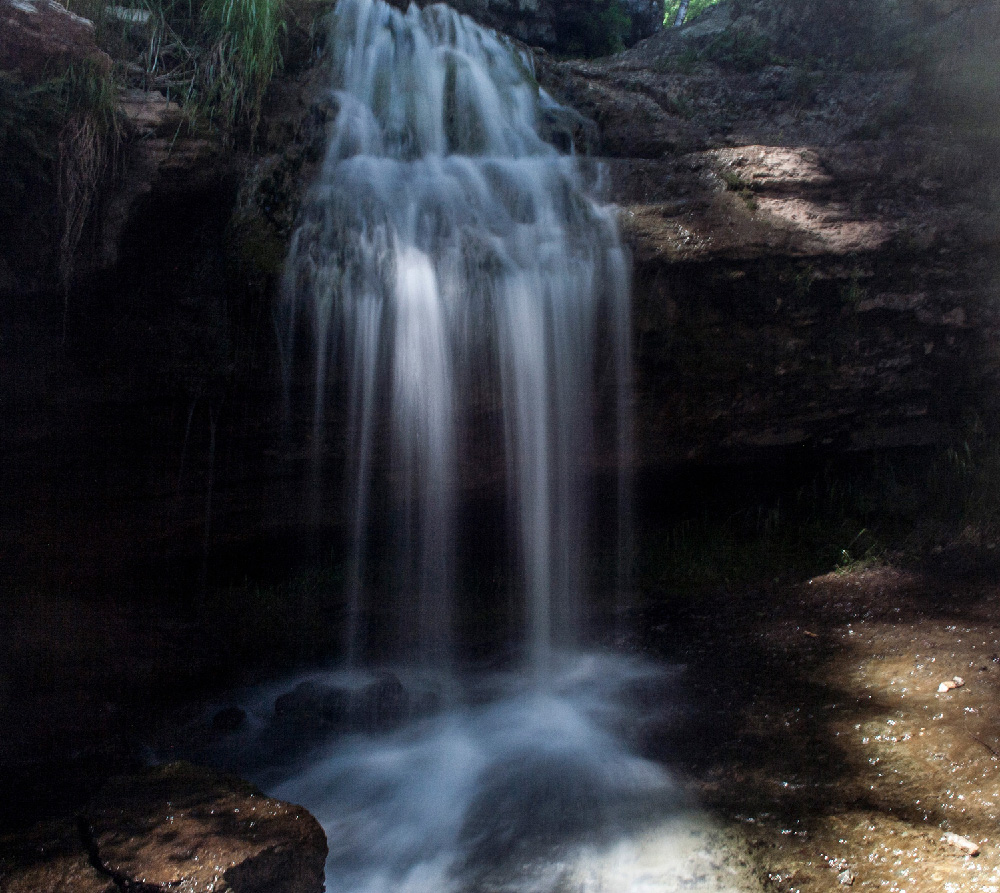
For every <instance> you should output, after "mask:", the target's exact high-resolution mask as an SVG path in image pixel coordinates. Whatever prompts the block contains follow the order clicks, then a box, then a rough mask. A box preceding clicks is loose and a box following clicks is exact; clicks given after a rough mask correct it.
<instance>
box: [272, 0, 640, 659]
mask: <svg viewBox="0 0 1000 893" xmlns="http://www.w3.org/2000/svg"><path fill="white" fill-rule="evenodd" d="M330 47H331V57H332V58H331V66H332V77H333V87H332V89H333V91H334V96H335V100H336V105H337V106H338V108H339V112H338V114H337V116H336V120H335V122H334V124H333V128H332V134H331V137H330V142H329V149H328V152H327V156H326V159H325V162H324V165H323V169H322V172H321V174H320V176H319V178H318V180H317V182H316V184H315V185H314V186H313V188H312V191H311V193H310V195H309V197H308V200H307V202H306V205H305V207H304V209H303V211H302V213H301V215H300V221H299V224H298V227H297V230H296V232H295V235H294V240H293V245H292V250H291V254H290V257H289V261H288V264H287V281H286V288H285V295H286V300H287V302H288V307H289V310H290V313H289V316H290V318H291V324H290V325H291V328H292V330H294V327H295V325H296V320H297V319H299V318H301V315H302V314H306V315H307V317H308V320H309V324H310V328H311V331H312V336H313V341H314V344H313V354H314V356H315V359H316V367H315V368H316V372H315V384H314V387H315V413H314V418H315V425H316V432H315V433H314V438H313V440H314V443H316V444H320V443H321V442H322V439H323V438H322V436H321V435H322V426H323V425H324V424H325V420H326V418H327V410H326V404H327V400H328V399H329V390H330V379H331V377H332V374H333V370H334V368H336V369H337V370H339V371H340V374H341V375H343V376H344V377H346V379H347V387H346V392H347V395H348V396H347V400H348V403H349V406H348V427H349V441H350V443H349V448H348V449H349V455H350V460H349V469H348V473H347V480H348V482H349V488H350V490H351V492H352V499H353V505H352V511H351V515H352V518H353V552H352V557H351V567H350V571H349V587H350V593H349V596H350V617H351V619H350V624H349V626H350V629H349V633H348V639H349V642H348V648H349V650H350V653H351V656H352V657H353V658H360V657H362V656H363V651H364V642H365V630H364V629H363V628H361V627H362V618H363V616H364V612H365V607H366V601H367V600H368V599H370V598H371V597H372V596H371V593H370V592H369V591H368V590H369V589H370V588H371V587H369V586H367V585H366V577H367V575H366V567H365V562H366V555H367V554H368V552H369V549H370V546H371V543H370V542H369V540H370V537H369V533H368V531H369V528H370V527H375V528H376V529H377V530H378V531H379V532H380V535H381V536H382V537H383V538H386V539H388V540H390V541H391V542H393V543H395V544H396V548H395V567H396V568H397V570H396V572H395V574H394V575H393V576H394V579H393V583H392V587H391V588H393V589H395V590H397V592H399V593H402V595H403V598H402V599H401V601H402V602H403V603H405V604H406V605H407V611H406V612H403V614H402V616H403V620H402V621H401V624H402V625H404V626H407V627H408V629H407V632H408V633H409V632H412V631H414V628H415V638H416V639H417V651H418V656H419V657H420V658H422V659H423V660H424V661H425V662H426V663H429V664H437V665H440V664H442V663H446V662H447V660H448V656H449V654H450V652H451V649H452V634H453V626H454V614H455V599H456V591H455V587H456V570H455V565H456V536H457V531H456V518H457V503H458V499H459V486H460V483H461V469H462V463H463V459H465V460H466V462H467V463H468V462H470V461H471V462H474V461H476V459H475V457H472V458H469V457H463V455H462V450H463V444H464V443H466V439H465V438H463V433H464V432H465V431H466V430H467V429H468V428H469V426H470V425H471V424H472V423H473V418H472V417H473V415H474V414H476V413H479V414H480V415H485V416H489V417H491V418H493V419H495V427H496V440H498V441H500V442H499V443H498V444H497V445H496V451H497V452H500V453H502V455H503V456H504V457H505V462H506V480H507V490H508V496H507V503H508V514H509V516H510V524H509V526H510V529H511V530H512V532H513V533H512V540H513V542H514V544H515V546H514V551H515V552H516V554H515V555H514V556H513V561H512V563H513V564H514V566H516V568H517V571H516V573H515V579H514V583H513V588H515V589H517V590H518V591H519V592H523V600H524V604H525V623H524V626H525V629H526V630H527V643H526V644H527V646H528V650H529V652H530V654H531V658H532V661H533V663H534V664H535V666H536V667H544V666H545V665H546V664H547V663H548V661H549V660H550V654H551V649H552V648H553V647H558V646H569V645H572V644H575V643H576V642H577V640H578V636H579V616H578V615H579V610H580V600H581V594H582V592H583V589H584V585H585V584H584V580H583V579H582V577H581V574H582V569H583V568H584V566H585V553H586V548H587V547H586V525H587V517H588V511H589V509H590V506H589V505H588V503H589V501H590V500H589V498H588V490H587V486H586V473H587V471H588V468H587V463H588V462H589V461H591V459H592V456H593V453H594V450H595V400H594V388H595V382H596V380H597V377H598V374H599V373H600V374H603V375H604V376H605V377H606V378H610V381H611V382H612V384H611V385H610V387H608V386H607V384H605V388H606V390H610V391H611V392H612V393H613V398H612V401H611V402H612V404H613V405H612V410H611V414H612V415H613V416H614V418H613V419H612V424H613V425H615V426H616V430H617V432H618V434H617V436H616V437H611V438H606V439H609V440H615V441H616V442H614V443H613V444H612V446H611V449H612V450H613V451H615V452H616V453H617V454H618V455H617V459H618V461H619V464H622V465H624V466H627V464H628V459H629V457H628V455H627V452H628V444H629V439H630V427H631V419H630V414H629V406H628V399H629V381H628V376H629V359H630V358H629V277H628V263H627V258H626V254H625V251H624V249H623V247H622V244H621V240H620V239H619V236H618V231H617V225H616V221H615V216H614V212H613V209H611V208H608V207H604V206H601V205H599V204H597V203H596V202H594V201H593V200H592V199H591V198H589V197H588V195H587V193H586V191H585V188H584V182H583V178H582V176H581V174H580V171H579V170H578V164H577V161H576V159H575V158H573V157H571V156H570V157H567V156H561V155H560V154H559V153H558V152H557V151H556V150H555V149H554V148H553V147H552V146H551V145H549V144H548V143H546V142H544V141H543V140H542V138H541V137H540V136H539V134H538V129H539V126H540V124H541V123H542V118H543V116H544V115H545V114H546V112H551V111H552V110H555V109H557V108H558V107H557V106H556V104H555V103H554V102H553V101H552V100H551V98H549V97H548V96H547V95H546V94H545V93H544V91H541V90H540V89H539V87H538V85H537V83H535V81H534V78H533V75H532V68H531V60H530V58H528V57H527V56H526V55H525V54H523V53H521V52H520V51H518V50H516V49H514V48H513V47H512V46H511V45H509V44H508V43H507V42H506V41H505V40H504V39H502V38H501V37H499V36H498V35H496V34H494V33H493V32H490V31H487V30H484V29H482V28H480V27H479V26H477V25H476V24H475V23H473V22H472V21H471V20H470V19H467V18H464V17H462V16H459V15H458V14H457V13H455V12H453V11H452V10H451V9H449V8H448V7H446V6H443V5H436V6H430V7H428V8H426V9H424V10H422V11H421V10H418V9H417V8H416V7H411V8H410V10H409V11H408V12H406V13H402V12H400V11H399V10H397V9H394V8H392V7H390V6H388V5H387V4H386V3H383V2H381V0H341V2H340V3H339V4H338V5H337V7H336V10H335V12H334V17H333V24H332V31H331V35H330ZM599 342H603V344H604V349H603V351H599V350H598V343H599ZM599 354H600V356H599ZM599 361H600V362H601V364H602V368H601V369H598V364H599ZM385 418H388V419H389V423H388V426H387V427H388V430H387V431H385V430H384V429H385V427H386V426H385V424H384V421H383V420H384V419H385ZM380 426H381V427H380ZM380 444H381V446H380ZM316 464H317V466H318V464H319V460H318V459H317V460H316ZM386 466H388V470H386V468H385V467H386ZM376 467H378V471H379V473H380V474H385V473H388V474H389V475H390V477H391V480H392V482H393V491H394V497H395V501H396V502H397V505H398V506H400V507H398V508H397V509H396V515H395V518H394V521H393V523H391V524H387V523H385V519H384V518H378V519H375V520H376V521H378V522H379V523H377V524H374V525H373V524H371V522H372V520H373V518H372V507H371V500H370V496H371V488H372V481H373V476H374V471H375V469H376ZM625 496H626V492H625V488H624V487H622V488H620V490H619V498H618V502H619V504H618V505H615V504H612V505H609V506H604V507H603V510H604V512H605V514H611V515H618V516H619V517H620V518H622V519H624V518H626V517H627V514H628V508H627V504H625V503H626V499H625ZM608 551H609V552H611V553H612V554H614V551H615V550H614V548H610V549H608Z"/></svg>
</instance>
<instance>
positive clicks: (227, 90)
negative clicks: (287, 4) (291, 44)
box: [201, 0, 286, 132]
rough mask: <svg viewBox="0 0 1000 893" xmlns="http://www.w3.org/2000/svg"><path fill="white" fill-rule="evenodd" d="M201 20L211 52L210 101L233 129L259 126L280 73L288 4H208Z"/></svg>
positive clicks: (207, 72) (259, 0)
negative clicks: (267, 95) (268, 94)
mask: <svg viewBox="0 0 1000 893" xmlns="http://www.w3.org/2000/svg"><path fill="white" fill-rule="evenodd" d="M201 17H202V21H203V22H204V25H205V29H206V37H207V41H206V42H207V43H208V46H209V47H210V49H209V53H208V62H207V65H206V66H205V67H204V69H203V71H204V81H205V94H206V97H205V98H206V99H207V100H208V102H209V103H210V104H211V106H212V107H213V108H214V109H218V111H219V113H220V114H221V115H222V117H223V120H224V121H225V123H226V124H227V125H229V126H230V127H232V126H235V125H238V124H240V123H247V124H249V125H250V129H251V132H253V131H255V130H256V129H257V124H258V123H259V121H260V110H261V104H262V102H263V99H264V91H265V90H266V89H267V86H268V84H270V82H271V78H272V77H273V76H274V74H275V72H277V70H278V69H279V68H280V67H281V64H282V57H281V38H282V35H283V34H284V32H285V27H286V26H285V19H284V2H283V0H205V3H204V5H203V6H202V8H201Z"/></svg>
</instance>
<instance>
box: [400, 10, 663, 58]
mask: <svg viewBox="0 0 1000 893" xmlns="http://www.w3.org/2000/svg"><path fill="white" fill-rule="evenodd" d="M389 2H390V3H392V4H393V5H394V6H398V7H399V8H400V9H405V8H406V7H407V6H409V5H410V4H409V0H389ZM417 2H418V5H420V6H426V5H427V4H429V3H431V2H434V0H417ZM605 5H607V4H605ZM449 6H452V7H453V8H454V9H457V10H458V11H459V12H461V13H464V14H465V15H469V16H472V18H474V19H476V20H477V21H479V22H481V23H482V24H484V25H486V26H487V27H489V28H495V29H496V30H497V31H502V32H504V33H505V34H509V35H510V36H511V37H516V38H517V39H518V40H520V41H523V42H524V43H526V44H529V45H530V46H536V47H543V48H544V49H547V50H551V51H554V52H557V53H559V52H571V53H572V52H573V51H574V49H573V47H572V46H571V45H570V43H571V41H572V35H571V33H570V29H569V28H568V27H567V24H568V23H571V22H573V21H574V20H576V19H579V18H580V17H581V16H591V17H598V16H600V14H601V12H602V11H603V6H602V5H601V4H599V3H589V2H583V0H451V2H450V3H449ZM588 6H592V7H593V9H592V10H591V9H587V7H588ZM618 8H619V10H620V11H621V12H622V13H624V14H625V15H627V16H628V18H629V19H630V22H631V24H630V28H629V30H627V31H625V32H624V33H623V34H622V39H623V40H624V41H625V43H626V44H632V43H635V42H636V41H638V40H642V39H643V38H645V37H649V36H650V35H651V34H655V33H656V32H657V31H658V30H659V29H660V28H662V27H663V2H662V0H618ZM603 24H604V23H603V22H602V26H603Z"/></svg>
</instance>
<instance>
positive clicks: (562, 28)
mask: <svg viewBox="0 0 1000 893" xmlns="http://www.w3.org/2000/svg"><path fill="white" fill-rule="evenodd" d="M631 28H632V19H631V17H630V16H629V15H628V13H627V12H626V11H625V8H624V6H623V5H622V4H621V2H620V0H579V2H578V3H576V4H575V5H574V7H573V8H572V10H571V11H570V12H569V13H567V14H566V15H565V16H564V17H563V18H562V19H561V20H560V21H559V22H557V23H556V37H557V41H558V43H559V46H561V47H562V48H563V49H564V51H565V52H566V53H567V54H568V55H571V56H606V55H610V54H611V53H618V52H621V50H623V49H624V48H625V40H626V38H627V37H628V34H629V31H630V30H631Z"/></svg>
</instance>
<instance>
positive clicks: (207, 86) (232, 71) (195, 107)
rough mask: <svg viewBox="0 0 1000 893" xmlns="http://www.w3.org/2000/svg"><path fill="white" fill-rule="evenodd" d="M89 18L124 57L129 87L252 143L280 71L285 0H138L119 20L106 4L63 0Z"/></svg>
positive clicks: (104, 40) (104, 43) (101, 37)
mask: <svg viewBox="0 0 1000 893" xmlns="http://www.w3.org/2000/svg"><path fill="white" fill-rule="evenodd" d="M66 2H67V4H68V6H69V8H70V9H72V10H73V11H74V12H77V13H78V14H80V15H83V16H86V17H87V18H90V19H92V20H93V21H94V22H95V24H96V33H97V39H98V42H99V44H100V45H101V46H102V47H103V48H104V49H105V50H106V51H107V52H108V53H109V54H110V55H111V56H112V58H115V59H118V60H121V61H122V62H123V63H124V65H123V66H122V70H123V71H127V76H126V78H125V80H126V82H127V83H128V85H130V86H135V87H140V88H142V89H151V90H159V91H161V92H163V93H164V94H165V95H166V96H167V97H168V98H172V99H175V100H177V101H179V102H181V103H182V104H183V105H185V107H186V108H187V109H188V111H189V112H190V114H191V119H192V123H194V122H195V121H197V120H199V119H201V120H205V121H208V122H209V123H212V124H215V125H217V126H219V127H220V128H221V129H222V130H223V131H224V133H225V134H226V135H227V137H233V136H234V135H235V133H236V131H238V130H239V129H241V128H246V132H247V133H248V134H249V136H250V138H251V140H252V138H253V135H254V133H255V132H256V129H257V125H258V123H259V121H260V113H261V106H262V103H263V99H264V93H265V91H266V90H267V87H268V85H269V84H270V82H271V79H272V78H273V77H274V75H275V73H276V72H277V71H278V70H279V69H280V68H281V66H282V42H283V40H284V38H285V33H286V21H285V2H284V0H133V3H132V4H131V6H130V7H129V8H130V10H132V11H133V13H134V15H135V16H136V18H135V20H134V21H130V20H128V17H127V16H126V17H124V18H119V17H116V16H114V15H112V14H110V13H109V12H108V7H107V5H106V4H105V3H104V2H102V0H66Z"/></svg>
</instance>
